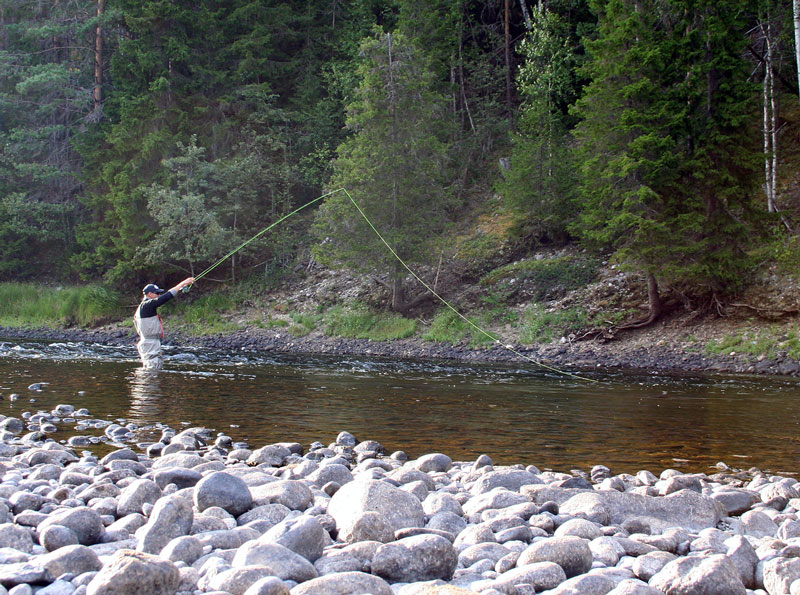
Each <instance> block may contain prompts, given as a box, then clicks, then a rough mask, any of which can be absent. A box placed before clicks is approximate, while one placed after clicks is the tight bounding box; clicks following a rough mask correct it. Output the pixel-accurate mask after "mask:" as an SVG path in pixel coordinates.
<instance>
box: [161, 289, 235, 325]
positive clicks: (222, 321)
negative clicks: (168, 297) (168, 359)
mask: <svg viewBox="0 0 800 595" xmlns="http://www.w3.org/2000/svg"><path fill="white" fill-rule="evenodd" d="M236 305H237V303H236V300H234V299H233V297H231V296H230V295H228V294H227V293H223V292H221V291H217V292H214V293H209V294H205V295H201V296H200V297H198V298H196V299H194V300H192V301H187V302H183V303H180V304H176V303H175V300H173V301H171V302H167V304H165V305H164V306H163V307H162V308H163V309H164V310H166V311H168V312H169V316H170V324H176V325H177V326H179V327H182V330H184V331H186V332H188V333H191V334H193V335H213V334H221V333H230V332H234V331H237V330H239V329H240V328H241V327H240V325H239V324H237V323H236V322H233V321H232V320H230V319H228V318H226V317H225V314H226V313H230V312H232V311H234V310H235V309H236Z"/></svg>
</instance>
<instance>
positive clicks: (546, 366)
mask: <svg viewBox="0 0 800 595" xmlns="http://www.w3.org/2000/svg"><path fill="white" fill-rule="evenodd" d="M338 192H344V194H345V196H347V198H348V199H349V200H350V202H351V203H353V206H354V207H355V208H356V210H357V211H358V213H359V215H361V217H362V218H363V219H364V221H366V222H367V225H369V227H370V229H371V230H372V231H373V233H375V235H376V236H377V237H378V239H379V240H380V241H381V242H382V243H383V245H384V246H386V248H387V249H388V250H389V252H390V253H391V254H392V256H394V257H395V258H396V259H397V260H398V262H400V264H402V265H403V267H404V268H405V269H406V270H407V271H408V272H409V273H410V274H411V276H412V277H414V279H416V280H417V281H418V282H419V283H420V284H421V285H422V286H423V287H424V288H425V289H426V290H428V291H429V292H430V294H431V295H432V296H434V297H435V298H436V299H438V300H439V301H440V302H441V303H442V304H444V305H445V306H446V307H447V308H448V309H450V311H452V312H453V313H454V314H455V315H456V316H458V317H459V318H461V319H462V320H463V321H464V322H466V323H467V324H468V325H469V326H471V327H472V328H473V329H475V331H476V332H478V333H480V334H482V335H483V336H485V337H487V338H488V339H489V340H491V341H492V342H493V343H494V344H495V345H499V346H501V347H503V348H504V349H506V350H507V351H510V352H511V353H513V354H514V355H516V356H517V357H520V358H522V359H524V360H526V361H528V362H530V363H532V364H534V365H536V366H539V367H540V368H544V369H545V370H550V371H551V372H556V373H558V374H561V375H563V376H569V377H571V378H575V379H577V380H585V381H587V382H599V381H598V380H595V379H593V378H586V377H584V376H580V375H578V374H573V373H572V372H567V371H566V370H561V369H559V368H556V367H554V366H551V365H549V364H546V363H544V362H542V361H539V360H536V359H534V358H532V357H530V356H529V355H526V354H524V353H522V352H521V351H519V350H518V349H515V348H514V346H513V345H510V344H507V343H503V342H502V341H500V339H499V338H497V337H496V336H494V335H492V334H491V333H489V332H487V331H486V330H484V329H483V328H481V327H480V326H478V325H477V324H475V323H474V322H473V321H472V320H470V319H469V318H467V317H466V316H464V315H463V314H462V313H461V312H459V311H458V310H457V309H456V308H455V306H453V305H452V304H450V302H448V301H447V300H446V299H445V298H444V297H442V296H441V295H439V294H438V293H436V291H434V289H433V288H432V287H431V286H430V285H428V284H427V283H426V282H425V281H424V280H423V279H422V278H421V277H420V276H419V275H417V274H416V273H415V272H414V271H413V270H412V269H411V267H409V266H408V264H406V262H405V261H404V260H403V259H402V258H401V257H400V255H399V254H397V252H395V250H394V248H392V247H391V245H390V244H389V242H387V241H386V240H385V239H384V237H383V236H382V235H381V232H380V231H378V228H377V227H375V225H373V223H372V221H370V219H369V217H367V214H366V213H365V212H364V211H363V210H362V209H361V207H360V206H359V205H358V203H357V202H356V201H355V199H354V198H353V197H352V196H351V195H350V193H349V192H348V191H347V188H344V187H342V188H337V189H336V190H332V191H330V192H328V193H326V194H323V195H322V196H318V197H317V198H315V199H314V200H310V201H308V202H307V203H306V204H304V205H303V206H301V207H298V208H296V209H295V210H294V211H292V212H291V213H289V214H287V215H284V216H283V217H281V218H280V219H278V220H277V221H275V222H274V223H272V224H270V225H269V226H267V227H265V228H264V229H262V230H261V231H259V232H258V233H257V234H256V235H254V236H253V237H252V238H250V239H249V240H247V241H246V242H244V243H242V244H241V245H240V246H239V247H238V248H234V249H233V250H231V251H230V252H228V253H227V254H226V255H225V256H223V257H222V258H220V259H219V260H218V261H217V262H215V263H214V264H212V265H211V266H210V267H208V268H207V269H206V270H204V271H203V272H202V273H200V274H199V275H197V276H196V277H195V278H194V279H195V282H197V280H198V279H201V278H202V277H204V276H206V275H207V274H208V273H210V272H211V271H213V270H214V269H215V268H217V267H218V266H219V265H220V264H222V263H223V262H224V261H225V260H227V259H228V258H230V257H231V256H233V255H234V254H236V253H237V252H238V251H239V250H241V249H242V248H244V247H245V246H247V245H248V244H250V243H251V242H253V241H255V240H256V239H258V238H259V237H261V236H262V235H264V234H265V233H267V232H268V231H269V230H270V229H272V228H273V227H275V226H276V225H278V224H279V223H282V222H283V221H285V220H286V219H288V218H289V217H292V216H293V215H295V214H297V213H299V212H300V211H302V210H303V209H305V208H306V207H310V206H311V205H313V204H314V203H316V202H319V201H320V200H322V199H323V198H327V197H329V196H333V195H334V194H336V193H338ZM189 288H191V285H188V286H186V287H184V288H183V289H182V290H181V291H184V292H187V291H188V290H189Z"/></svg>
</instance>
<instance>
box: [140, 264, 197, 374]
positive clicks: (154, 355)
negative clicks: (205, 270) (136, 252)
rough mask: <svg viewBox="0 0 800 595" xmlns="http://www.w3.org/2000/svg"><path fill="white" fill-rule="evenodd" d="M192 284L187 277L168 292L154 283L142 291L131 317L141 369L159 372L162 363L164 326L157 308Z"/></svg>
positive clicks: (191, 279)
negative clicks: (140, 301) (137, 338)
mask: <svg viewBox="0 0 800 595" xmlns="http://www.w3.org/2000/svg"><path fill="white" fill-rule="evenodd" d="M193 284H194V277H188V278H186V279H184V280H183V281H181V282H180V283H178V284H177V285H176V286H175V287H173V288H172V289H170V290H169V291H164V290H163V289H161V288H160V287H159V286H158V285H156V284H154V283H149V284H147V285H145V286H144V289H142V293H143V294H144V298H142V303H141V304H139V307H138V308H136V313H135V314H134V315H133V325H134V327H136V332H137V333H139V343H137V344H136V348H137V349H138V350H139V357H141V358H142V367H144V368H149V369H153V370H159V369H161V365H162V364H163V363H164V360H163V358H162V357H161V339H163V338H164V324H163V323H162V322H161V316H159V315H158V311H157V310H158V307H159V306H163V305H164V304H166V303H167V302H168V301H170V300H171V299H172V298H174V297H176V296H177V295H178V292H179V291H180V290H181V289H183V288H184V287H188V286H189V285H193Z"/></svg>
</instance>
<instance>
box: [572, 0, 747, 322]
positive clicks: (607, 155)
mask: <svg viewBox="0 0 800 595" xmlns="http://www.w3.org/2000/svg"><path fill="white" fill-rule="evenodd" d="M745 6H746V2H745V1H744V0H735V1H732V2H726V3H724V4H720V3H717V2H713V1H711V0H702V1H700V2H694V1H692V2H690V1H688V0H670V1H669V2H655V1H653V0H646V1H644V2H642V1H640V0H636V1H634V0H597V1H595V2H594V3H593V7H594V9H595V10H596V11H597V13H598V15H599V25H598V35H597V38H596V39H595V40H593V41H591V42H588V41H587V47H588V50H589V56H590V60H589V62H588V64H587V66H586V68H585V73H586V74H587V75H588V76H589V77H590V78H591V83H590V84H589V86H588V88H587V90H586V94H585V95H584V96H583V98H582V99H581V100H580V101H579V102H578V104H577V110H576V114H577V115H578V116H580V117H581V118H582V119H583V120H582V122H581V124H580V125H579V127H578V131H577V136H578V138H579V140H580V142H581V148H580V157H581V159H582V171H581V174H582V181H581V188H580V190H581V201H582V206H581V214H580V220H579V222H578V223H577V224H576V225H574V226H573V228H572V229H573V230H574V231H575V232H576V233H578V234H580V235H581V236H582V237H583V238H584V239H586V240H587V241H589V242H592V243H595V244H599V245H601V246H609V247H611V248H612V249H613V250H614V251H615V253H616V256H617V258H619V259H620V260H622V261H624V262H626V263H628V264H630V265H632V266H635V267H638V268H639V269H640V270H642V271H643V272H644V273H645V274H646V275H647V276H648V277H649V278H650V281H651V290H652V289H653V288H654V285H655V281H656V279H658V280H660V281H661V282H662V284H663V283H664V282H666V283H678V282H680V283H682V285H683V289H684V290H685V291H686V292H687V293H688V294H689V295H691V294H694V295H698V294H705V295H712V296H714V297H716V298H718V297H719V296H720V295H722V294H724V293H725V292H729V291H733V290H735V289H736V288H738V287H739V286H740V285H741V282H742V279H743V275H744V273H745V271H746V269H747V255H746V251H747V248H748V245H749V242H750V240H751V238H752V233H751V232H752V229H753V227H752V225H753V205H752V203H751V196H752V193H751V191H752V188H753V184H754V182H755V180H756V176H755V169H754V168H755V166H756V163H757V161H756V159H755V157H756V156H757V155H758V151H757V148H756V147H755V145H754V141H755V140H757V139H756V137H755V135H754V134H753V131H752V130H751V129H750V128H749V127H748V123H749V122H750V121H751V118H752V112H751V107H752V105H753V103H752V102H750V103H748V102H749V101H750V100H751V99H752V97H753V92H754V89H753V87H752V86H751V84H750V83H749V82H748V74H749V73H748V69H747V64H746V62H745V61H744V59H743V55H744V48H745V31H746V30H747V23H746V22H745V20H744V18H745V10H744V9H745ZM655 298H657V294H653V293H652V292H651V300H652V299H655ZM652 305H653V309H654V311H655V310H657V307H658V303H657V300H656V301H654V302H653V304H652ZM651 318H652V317H651Z"/></svg>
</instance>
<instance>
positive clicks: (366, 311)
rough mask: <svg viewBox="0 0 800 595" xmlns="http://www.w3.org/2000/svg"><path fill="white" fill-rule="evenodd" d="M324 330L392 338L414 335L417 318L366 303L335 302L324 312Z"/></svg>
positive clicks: (375, 338) (334, 333) (357, 336)
mask: <svg viewBox="0 0 800 595" xmlns="http://www.w3.org/2000/svg"><path fill="white" fill-rule="evenodd" d="M325 323H326V328H325V333H326V334H327V335H328V336H332V337H344V338H347V339H370V340H372V341H391V340H392V339H405V338H408V337H411V336H413V335H414V333H415V332H416V330H417V322H416V321H415V320H411V319H408V318H405V317H403V316H400V315H399V314H388V313H383V312H375V311H374V310H371V309H370V308H368V307H367V306H364V305H358V306H355V307H345V306H334V307H333V308H331V309H330V310H328V311H327V312H326V313H325Z"/></svg>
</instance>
